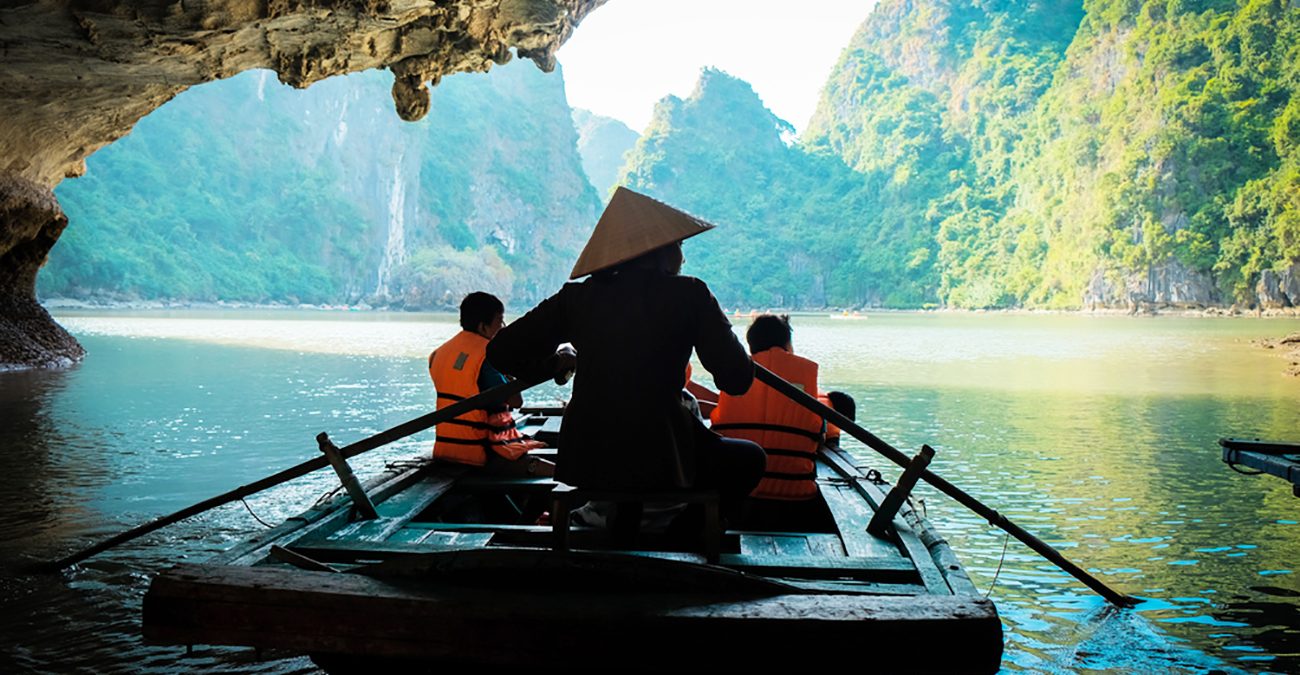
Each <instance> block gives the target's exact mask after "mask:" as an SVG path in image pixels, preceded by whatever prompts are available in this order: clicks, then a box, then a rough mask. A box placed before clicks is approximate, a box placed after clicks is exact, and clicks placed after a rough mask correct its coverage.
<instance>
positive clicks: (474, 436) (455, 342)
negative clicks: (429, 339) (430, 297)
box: [429, 330, 544, 466]
mask: <svg viewBox="0 0 1300 675" xmlns="http://www.w3.org/2000/svg"><path fill="white" fill-rule="evenodd" d="M487 344H488V340H487V338H485V337H483V336H482V335H479V334H478V333H473V332H470V331H467V330H463V331H461V332H459V333H457V334H456V335H455V336H454V337H452V338H451V339H450V340H448V341H447V342H445V343H443V345H442V346H441V347H438V348H437V349H435V350H434V351H433V353H432V354H429V377H431V378H433V386H434V388H435V389H437V390H438V410H442V409H443V408H446V407H447V406H449V405H452V404H453V403H456V402H458V401H462V400H464V399H467V398H469V397H471V396H474V395H476V394H478V393H479V389H478V376H479V371H480V370H482V368H483V361H484V360H485V359H486V358H487ZM540 447H544V446H543V444H542V443H540V442H538V441H534V440H532V439H531V438H525V437H524V436H522V435H520V433H519V431H518V430H516V429H515V420H514V417H513V416H511V414H510V411H509V410H508V409H506V410H502V411H500V412H496V413H488V412H487V411H486V410H471V411H470V412H467V413H465V414H463V415H461V416H459V417H457V418H456V419H453V420H448V421H446V422H443V423H441V424H439V425H438V427H437V436H436V437H435V440H434V444H433V456H434V457H438V458H440V459H445V460H448V461H451V462H458V463H460V464H471V465H473V466H483V465H484V464H486V463H487V449H488V448H491V449H492V451H493V452H495V453H496V454H498V455H501V456H502V457H505V458H506V459H510V460H514V459H519V458H520V457H521V456H523V454H524V453H526V452H528V451H529V450H532V449H533V448H540Z"/></svg>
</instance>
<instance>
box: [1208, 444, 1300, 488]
mask: <svg viewBox="0 0 1300 675" xmlns="http://www.w3.org/2000/svg"><path fill="white" fill-rule="evenodd" d="M1219 442H1220V443H1222V442H1223V441H1219ZM1223 461H1224V462H1226V463H1228V464H1240V465H1242V466H1246V467H1250V468H1252V469H1255V470H1256V471H1263V472H1264V473H1267V474H1269V475H1271V476H1277V477H1278V478H1281V479H1282V480H1285V481H1288V482H1290V483H1291V485H1292V488H1291V489H1292V492H1293V493H1294V494H1295V495H1296V496H1297V497H1300V456H1296V457H1293V456H1290V455H1275V454H1267V453H1263V452H1254V451H1250V450H1240V449H1236V448H1231V447H1228V446H1226V445H1225V446H1224V448H1223Z"/></svg>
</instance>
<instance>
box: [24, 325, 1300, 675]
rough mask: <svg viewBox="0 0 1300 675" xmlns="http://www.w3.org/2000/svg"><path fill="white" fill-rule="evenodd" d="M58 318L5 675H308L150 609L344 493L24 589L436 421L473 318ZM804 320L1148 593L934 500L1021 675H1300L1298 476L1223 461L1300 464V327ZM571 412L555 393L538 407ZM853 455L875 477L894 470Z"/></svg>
mask: <svg viewBox="0 0 1300 675" xmlns="http://www.w3.org/2000/svg"><path fill="white" fill-rule="evenodd" d="M59 319H60V321H61V322H62V323H63V324H64V325H65V326H67V327H68V328H69V329H70V330H71V331H72V332H73V333H74V334H75V335H76V336H77V337H78V338H79V339H80V340H81V341H82V343H83V344H84V345H85V347H86V349H87V351H88V352H89V356H88V357H87V359H86V361H85V362H84V363H83V364H81V365H79V366H77V367H75V368H72V369H70V370H67V371H62V372H20V373H0V406H2V409H3V420H2V421H0V447H3V448H4V449H5V451H6V452H5V466H4V469H3V470H2V471H0V540H3V541H4V543H3V544H2V545H0V565H2V566H3V570H4V575H5V576H3V577H0V602H2V603H3V607H4V612H3V618H2V619H0V670H3V671H4V672H14V671H33V670H35V671H42V670H43V671H68V670H87V671H121V672H138V671H146V672H171V671H177V670H208V669H219V670H222V671H227V672H230V671H235V672H298V671H304V672H311V671H314V668H313V667H312V665H311V663H310V662H309V661H307V660H306V659H303V658H301V657H295V656H293V655H287V654H271V653H267V654H262V655H261V657H262V658H261V659H258V658H257V655H255V654H254V653H253V652H252V651H250V650H238V649H212V648H199V649H196V651H195V653H194V654H193V655H189V656H187V655H186V654H185V652H184V650H178V649H173V648H156V647H150V646H146V645H143V644H142V642H141V640H140V638H139V605H140V599H141V597H142V595H143V593H144V590H145V588H146V587H147V585H148V581H149V579H150V576H151V574H152V573H153V572H155V571H156V570H158V569H160V568H161V567H163V566H166V565H168V564H171V563H174V562H176V561H179V560H201V559H203V558H204V557H206V556H208V555H210V554H212V553H213V552H216V551H219V550H222V549H224V548H226V547H229V546H231V545H232V544H233V543H235V542H236V541H238V540H240V539H242V538H244V537H246V536H248V535H249V534H251V533H253V532H255V531H256V530H258V529H260V528H261V527H262V526H261V525H259V524H258V522H257V520H255V519H254V518H253V516H252V515H251V514H250V511H251V512H252V513H256V515H257V516H259V517H260V518H261V519H263V520H265V521H268V522H275V521H277V520H280V519H282V518H284V517H287V516H290V515H293V514H294V513H297V512H299V511H301V510H303V509H305V508H306V507H308V506H310V504H311V503H312V502H313V501H314V500H316V499H317V498H318V497H320V496H321V495H322V494H324V493H326V492H328V491H330V490H331V489H333V488H334V483H335V481H334V479H333V476H332V475H331V474H329V473H328V472H321V473H318V474H315V475H312V476H310V477H307V478H304V479H301V480H299V481H295V482H293V483H290V484H288V485H285V486H282V487H280V488H276V489H274V490H271V491H268V492H266V493H263V494H260V495H258V496H256V497H253V498H250V499H249V500H248V506H247V508H246V507H245V506H244V505H243V504H239V503H236V504H232V505H228V506H225V507H222V508H220V509H217V510H215V511H213V512H210V513H209V514H206V515H203V516H200V517H197V518H194V519H192V520H190V521H187V522H184V523H182V524H179V525H175V526H172V527H170V528H167V529H164V530H162V531H160V532H158V533H155V534H154V535H151V536H148V537H146V538H144V539H142V540H140V541H138V542H135V543H132V544H129V545H126V546H124V547H122V548H119V549H115V550H113V551H110V552H107V553H105V554H103V555H101V556H99V557H96V558H93V559H91V560H89V561H87V562H86V563H84V564H82V565H81V566H79V567H77V568H76V569H74V570H72V571H71V572H69V573H67V574H65V575H63V576H56V577H37V576H27V575H22V574H19V573H17V572H16V571H15V568H16V567H17V566H18V565H19V564H21V563H23V562H27V561H31V560H37V559H45V558H50V557H57V556H58V555H61V554H66V553H68V552H70V551H72V550H74V549H76V548H79V547H81V546H85V545H87V544H89V543H91V542H93V541H95V540H97V539H99V538H102V537H105V536H108V535H110V534H113V533H116V532H117V531H120V530H122V529H126V528H127V527H130V526H133V525H136V524H139V523H140V522H143V521H145V520H148V519H150V518H152V517H155V516H157V515H160V514H164V513H168V512H171V511H174V510H176V509H178V508H181V507H183V506H186V505H189V504H191V503H193V502H196V501H199V500H200V499H203V498H206V497H208V496H211V495H213V494H217V493H220V492H223V491H225V490H228V489H230V488H232V487H235V486H238V485H241V484H243V483H247V482H250V481H252V480H255V479H257V478H260V477H262V476H264V475H266V474H269V473H271V472H273V471H276V470H279V469H281V468H284V467H287V466H290V465H292V464H296V463H298V462H300V461H302V460H305V459H308V458H311V457H313V456H314V455H315V454H316V452H317V451H316V449H315V442H314V440H313V438H314V436H315V435H316V434H317V433H318V432H320V431H329V432H330V434H331V436H332V437H333V438H334V439H335V440H336V441H337V442H339V444H340V445H342V444H344V443H347V442H350V441H353V440H357V439H359V438H361V437H363V436H365V435H367V434H370V433H373V432H375V431H378V430H380V429H383V428H387V427H390V426H393V425H395V424H398V423H400V422H403V421H405V420H407V419H410V418H412V417H415V416H417V415H420V414H423V413H424V412H427V411H428V410H429V409H430V408H431V407H432V405H433V397H432V387H431V386H430V384H429V382H428V375H427V373H426V372H425V365H424V358H425V355H426V354H427V352H428V350H429V349H430V348H432V347H434V346H436V345H437V344H439V343H440V342H441V341H442V340H444V339H446V338H447V337H449V336H450V335H451V334H452V333H453V332H454V331H455V329H456V328H455V325H454V321H453V317H448V316H435V315H416V314H403V315H392V314H382V313H367V314H361V313H346V312H306V311H303V312H269V311H259V312H216V311H210V312H199V311H190V312H172V313H167V312H141V313H134V314H132V313H124V312H111V313H110V312H104V313H80V314H72V313H67V314H64V315H62V316H60V317H59ZM736 322H737V323H744V322H745V319H736ZM794 323H795V329H796V333H795V349H796V351H797V352H799V353H801V354H804V355H806V356H809V357H811V358H813V359H815V360H817V361H818V362H820V363H821V367H822V375H821V379H822V383H823V388H834V389H841V390H844V391H847V392H848V393H850V394H852V395H853V396H854V397H855V398H856V399H857V402H858V420H859V422H860V423H862V424H863V425H864V426H866V427H868V428H869V429H871V430H872V431H873V432H874V433H876V434H877V435H879V436H881V437H882V438H884V439H886V440H887V441H889V442H891V443H893V444H894V445H895V446H897V447H899V448H901V449H903V450H904V451H907V452H909V453H910V452H911V451H912V450H914V449H916V448H918V447H919V446H920V445H921V444H922V443H929V444H930V445H931V446H933V447H934V448H936V449H937V450H938V456H937V458H936V460H935V464H934V465H933V467H932V468H933V469H934V470H935V471H936V472H938V473H940V474H942V475H945V476H946V477H947V478H948V479H949V480H951V481H952V482H954V483H956V484H958V485H959V486H961V487H963V488H964V489H966V490H967V491H968V492H970V493H971V494H973V495H975V496H977V497H979V498H981V499H984V500H985V501H986V502H987V503H989V504H990V505H991V506H993V507H995V508H997V509H999V510H1001V511H1003V512H1004V513H1006V514H1007V515H1008V516H1010V517H1011V518H1012V519H1013V520H1015V521H1017V522H1018V523H1020V524H1021V525H1022V526H1024V527H1025V528H1027V529H1029V530H1030V531H1032V532H1034V533H1035V534H1037V535H1038V536H1040V537H1041V538H1043V539H1044V540H1046V541H1048V542H1049V543H1051V544H1052V545H1054V546H1056V547H1057V548H1058V549H1060V550H1061V551H1062V552H1063V553H1065V555H1067V556H1068V557H1070V558H1071V559H1072V560H1074V561H1075V562H1076V563H1078V564H1080V565H1081V566H1083V567H1084V568H1086V569H1088V570H1090V571H1092V572H1093V573H1094V574H1096V575H1098V576H1099V577H1101V578H1102V579H1103V580H1105V581H1106V582H1107V583H1108V584H1111V585H1113V586H1114V587H1116V588H1118V589H1120V590H1122V591H1124V592H1127V593H1130V594H1133V595H1136V596H1139V597H1140V598H1142V600H1143V602H1142V604H1141V605H1140V606H1139V607H1138V608H1137V609H1136V610H1133V611H1127V612H1116V611H1113V610H1109V609H1107V608H1106V606H1105V603H1104V602H1103V601H1102V600H1100V599H1099V598H1097V597H1096V596H1095V595H1093V594H1092V593H1091V592H1090V591H1088V590H1087V589H1086V588H1084V587H1083V586H1082V585H1081V584H1079V583H1077V582H1075V581H1074V580H1073V579H1071V578H1070V577H1068V576H1067V575H1065V574H1063V573H1061V572H1060V571H1058V570H1056V569H1055V568H1054V567H1052V566H1051V565H1050V564H1048V563H1046V562H1045V561H1043V560H1042V559H1040V558H1038V557H1037V556H1035V555H1034V554H1033V553H1032V552H1031V551H1029V550H1028V549H1027V548H1025V547H1023V546H1021V545H1020V544H1018V543H1016V542H1015V541H1014V540H1012V541H1010V542H1007V541H1006V538H1005V536H1004V535H1003V534H1002V533H1001V532H1000V531H998V530H996V529H994V528H991V527H990V526H989V525H988V524H987V523H984V522H982V521H981V520H980V519H979V518H978V517H976V516H974V515H972V514H970V513H967V512H965V511H963V510H962V509H961V507H959V506H957V505H956V504H955V503H953V502H951V501H949V500H947V498H945V497H944V496H943V495H941V494H938V493H936V492H934V491H933V490H930V489H929V488H926V487H922V488H919V489H918V493H919V497H921V498H922V499H923V500H924V508H925V510H926V511H927V512H928V514H929V517H930V518H931V520H932V521H933V522H934V523H935V525H936V527H937V529H938V530H939V531H940V532H941V533H943V534H944V535H945V536H946V537H947V538H948V540H949V541H950V542H951V543H952V545H953V548H954V549H955V550H956V551H957V553H958V555H959V557H960V558H961V560H962V562H963V563H964V564H965V565H966V566H967V569H968V571H969V572H970V573H971V576H972V577H973V579H974V580H975V583H976V585H977V586H978V587H979V588H981V589H983V590H988V591H989V592H990V593H991V597H992V598H993V599H994V600H995V601H996V602H997V604H998V608H999V611H1000V613H1001V615H1002V617H1003V621H1004V627H1005V629H1006V655H1005V658H1004V661H1003V665H1004V670H1006V671H1007V672H1020V671H1024V672H1210V671H1216V670H1217V671H1226V672H1235V671H1269V672H1296V671H1300V579H1298V578H1297V574H1300V572H1298V571H1297V561H1300V524H1297V522H1298V521H1300V499H1297V498H1295V497H1293V496H1292V495H1291V491H1290V487H1289V486H1288V485H1286V484H1285V483H1283V482H1282V481H1281V480H1279V479H1276V478H1272V477H1268V476H1261V477H1247V476H1243V475H1239V474H1237V473H1234V472H1232V471H1231V470H1229V468H1228V467H1226V466H1225V465H1224V464H1222V463H1221V462H1220V461H1219V448H1218V446H1217V444H1216V440H1217V439H1218V438H1219V437H1222V436H1246V437H1267V438H1274V439H1279V440H1291V441H1300V406H1298V405H1297V402H1298V401H1300V380H1297V379H1295V378H1290V377H1286V376H1284V375H1283V374H1282V371H1283V370H1284V369H1285V367H1286V364H1287V362H1286V361H1285V360H1283V359H1281V358H1279V357H1278V356H1277V355H1276V354H1274V353H1272V352H1269V351H1268V350H1264V349H1260V348H1259V347H1256V346H1253V345H1251V344H1250V341H1251V340H1252V339H1256V338H1261V337H1279V336H1281V335H1284V334H1286V333H1288V332H1296V331H1300V321H1296V320H1259V319H1209V318H1168V317H1157V318H1133V317H1112V316H1076V315H1004V314H908V313H898V314H872V315H870V316H868V317H867V318H865V319H858V320H853V319H848V320H840V319H832V318H830V317H827V316H798V317H795V318H794ZM697 372H699V371H698V370H697ZM579 377H581V374H579ZM704 379H705V382H706V383H707V377H706V378H704ZM565 392H566V390H565V389H559V388H556V387H554V386H548V388H545V389H543V390H541V391H536V392H534V395H533V400H537V399H552V400H553V399H556V398H560V397H563V396H564V395H565ZM430 442H431V441H430V439H429V438H425V437H424V436H416V437H414V438H412V439H408V440H407V441H403V442H400V443H398V444H396V445H395V446H394V447H392V448H389V449H385V450H382V451H377V452H375V453H371V454H370V455H366V456H363V457H361V458H357V459H356V460H354V462H353V463H354V466H355V468H356V469H357V472H358V473H360V474H363V475H364V474H365V473H369V472H373V471H376V470H378V469H379V468H381V467H382V466H383V464H384V463H386V462H391V461H396V460H398V459H401V458H404V457H409V456H411V455H414V454H419V453H424V452H427V451H428V445H429V443H430ZM849 445H850V446H851V447H853V448H854V449H855V453H856V454H857V455H858V456H859V457H860V459H861V460H862V462H863V464H864V465H871V466H875V467H878V468H880V469H881V470H882V472H883V473H885V475H886V477H888V478H891V479H892V478H893V477H894V476H896V475H897V470H896V469H893V468H891V467H888V466H885V465H883V464H881V462H880V461H877V460H876V458H874V457H873V456H872V454H871V453H870V451H869V450H867V449H865V448H863V447H862V446H860V445H854V444H852V443H850V444H849ZM1004 551H1005V553H1004ZM995 577H996V582H995V581H994V579H995ZM936 639H937V640H940V639H941V638H938V637H937V638H936ZM6 660H7V661H10V662H9V663H6V662H5V661H6Z"/></svg>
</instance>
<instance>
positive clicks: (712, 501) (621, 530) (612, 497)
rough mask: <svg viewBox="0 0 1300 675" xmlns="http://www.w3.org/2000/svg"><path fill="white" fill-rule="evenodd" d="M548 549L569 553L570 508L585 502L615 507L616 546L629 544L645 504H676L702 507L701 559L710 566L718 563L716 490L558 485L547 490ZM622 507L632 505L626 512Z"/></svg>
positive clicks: (719, 541) (719, 521)
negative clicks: (703, 558) (548, 513)
mask: <svg viewBox="0 0 1300 675" xmlns="http://www.w3.org/2000/svg"><path fill="white" fill-rule="evenodd" d="M551 500H552V506H551V532H552V540H553V543H552V546H553V547H554V548H555V550H557V551H567V550H569V516H570V514H572V513H573V509H575V508H577V507H579V506H581V505H583V504H585V503H587V502H593V501H597V502H614V503H616V504H618V505H619V514H618V515H616V516H615V519H614V523H613V524H612V527H611V533H612V535H613V537H614V540H615V542H616V543H620V544H624V545H630V544H631V542H632V540H633V539H635V538H636V533H637V531H638V530H640V527H641V512H642V510H643V508H644V507H645V505H646V504H647V503H655V502H676V503H679V504H680V503H685V504H701V505H703V507H704V530H703V536H704V557H705V559H707V560H708V561H709V562H711V563H716V562H717V561H718V556H719V554H720V553H721V548H722V518H721V516H720V514H719V507H718V503H719V497H718V491H717V490H651V491H629V490H600V489H591V488H576V487H573V486H571V485H565V484H563V483H560V484H558V485H556V487H555V489H554V490H552V491H551ZM625 505H634V508H632V509H626V508H625Z"/></svg>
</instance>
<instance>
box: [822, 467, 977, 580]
mask: <svg viewBox="0 0 1300 675" xmlns="http://www.w3.org/2000/svg"><path fill="white" fill-rule="evenodd" d="M820 457H821V459H822V461H821V462H818V482H819V484H820V486H821V491H822V496H823V497H824V498H825V499H826V503H827V505H828V506H830V507H831V510H832V512H835V514H836V519H835V520H836V522H837V523H838V524H839V525H840V535H841V537H842V538H843V539H844V544H845V547H850V542H852V548H849V554H850V555H853V554H854V551H855V550H859V551H861V553H860V554H863V555H870V554H871V553H868V552H869V551H875V552H876V553H875V554H876V555H879V554H880V553H879V551H880V548H881V547H882V546H895V544H894V543H893V542H889V541H886V540H882V539H880V538H878V537H876V536H875V535H872V534H870V533H869V532H867V528H868V526H869V525H870V523H871V518H872V516H874V514H875V509H878V508H880V505H881V504H882V503H883V502H884V501H885V493H884V491H883V490H881V489H880V487H879V486H877V485H876V484H875V483H873V482H871V481H870V480H867V478H866V476H865V475H864V474H863V473H862V472H861V471H860V470H859V469H858V468H857V466H855V465H854V464H853V460H852V458H851V457H849V456H848V454H847V453H846V452H844V451H843V450H837V449H830V448H823V449H822V452H821V454H820ZM910 512H912V509H911V508H910V507H908V506H907V505H906V504H904V505H903V507H902V508H901V509H900V510H899V513H898V515H896V516H895V518H894V522H893V530H894V535H895V538H896V546H897V548H898V549H900V550H901V551H902V552H903V553H904V554H906V556H907V557H908V558H909V559H910V560H911V561H912V564H913V565H915V567H916V572H917V574H918V575H920V577H921V581H922V583H924V584H925V588H926V590H927V591H928V592H930V593H936V594H952V593H954V592H961V593H966V592H967V591H968V590H970V589H967V587H966V585H965V584H962V583H960V582H958V583H957V588H960V589H961V590H960V591H956V589H955V588H954V586H953V585H950V584H949V582H948V576H947V575H946V574H944V570H943V569H942V568H941V567H940V565H939V563H938V562H937V561H936V560H935V558H934V556H933V555H932V554H931V551H930V548H929V547H927V546H926V544H925V543H924V542H922V541H921V538H920V536H919V535H918V534H917V532H916V531H915V530H914V529H913V527H912V523H910V522H908V513H910ZM954 561H955V559H954ZM945 562H947V561H945ZM957 568H958V569H961V566H960V565H957ZM962 576H963V577H964V574H963V575H962Z"/></svg>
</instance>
